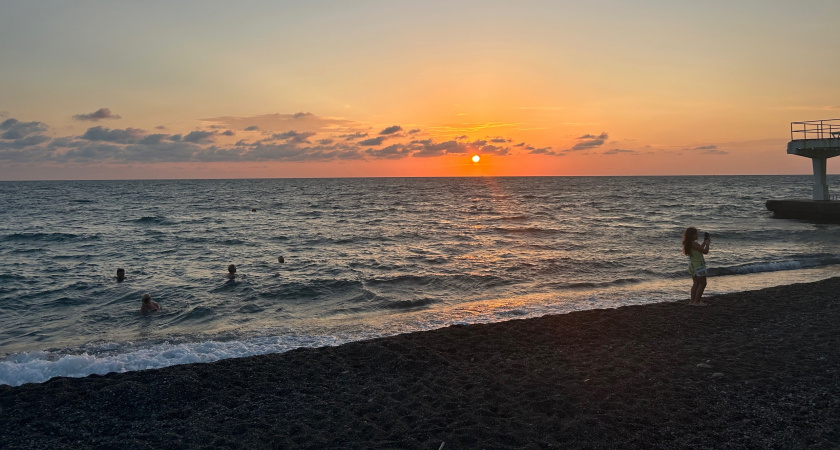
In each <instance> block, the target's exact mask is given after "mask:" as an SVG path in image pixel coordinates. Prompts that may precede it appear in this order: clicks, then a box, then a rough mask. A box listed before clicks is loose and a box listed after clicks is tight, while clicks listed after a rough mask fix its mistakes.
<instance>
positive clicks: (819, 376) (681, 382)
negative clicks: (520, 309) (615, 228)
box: [0, 278, 840, 448]
mask: <svg viewBox="0 0 840 450" xmlns="http://www.w3.org/2000/svg"><path fill="white" fill-rule="evenodd" d="M838 291H840V278H831V279H827V280H823V281H818V282H814V283H807V284H794V285H786V286H779V287H773V288H767V289H762V290H758V291H748V292H738V293H732V294H724V295H719V296H715V297H710V298H708V301H709V302H710V303H711V304H712V306H710V307H707V308H696V307H689V306H687V305H686V304H685V302H684V301H680V302H668V303H658V304H649V305H642V306H625V307H620V308H617V309H604V310H588V311H579V312H572V313H568V314H561V315H553V316H545V317H541V318H535V319H524V320H511V321H508V322H500V323H493V324H486V325H466V326H453V327H448V328H443V329H438V330H433V331H425V332H416V333H410V334H404V335H398V336H393V337H388V338H379V339H373V340H368V341H361V342H353V343H348V344H344V345H341V346H338V347H324V348H317V349H298V350H292V351H290V352H287V353H283V354H273V355H263V356H255V357H249V358H242V359H228V360H222V361H218V362H215V363H207V364H190V365H180V366H172V367H167V368H164V369H155V370H148V371H140V372H131V373H124V374H109V375H106V376H90V377H86V378H82V379H71V378H56V379H52V380H50V381H47V382H45V383H42V384H26V385H23V386H19V387H15V388H11V387H8V386H0V445H2V446H4V447H8V448H36V447H52V448H73V447H77V446H79V445H82V446H133V447H140V448H142V447H161V446H167V447H198V446H230V447H238V448H271V447H277V446H279V447H283V448H285V447H293V448H325V447H326V448H339V447H340V448H383V447H390V448H438V447H439V446H440V444H441V443H443V442H445V443H446V444H445V448H474V447H484V448H523V447H529V446H531V447H535V448H537V447H546V446H555V447H562V448H599V447H600V448H603V447H616V446H621V447H625V448H708V447H725V446H731V447H750V446H753V447H764V448H767V447H809V448H831V447H837V446H838V445H840V432H838V431H837V430H840V400H838V395H837V394H838V393H840V365H838V364H837V361H840V333H837V330H836V324H837V323H838V321H840V304H838V303H837V302H836V292H838Z"/></svg>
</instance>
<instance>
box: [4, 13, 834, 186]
mask: <svg viewBox="0 0 840 450" xmlns="http://www.w3.org/2000/svg"><path fill="white" fill-rule="evenodd" d="M0 6H1V8H0V10H2V14H0V61H2V64H0V180H21V179H112V178H242V177H248V178H250V177H259V178H262V177H336V176H338V177H345V176H354V177H355V176H482V175H485V176H486V175H659V174H789V173H811V164H810V161H808V160H807V159H805V158H801V157H797V156H789V155H787V154H786V151H785V146H786V143H787V141H789V140H790V122H791V121H801V120H814V119H832V118H838V117H840V50H838V43H840V26H838V19H840V2H838V1H837V0H814V1H810V0H799V1H773V0H761V1H758V0H755V1H753V0H751V1H742V0H739V1H737V2H733V1H731V0H727V1H717V0H713V1H704V2H688V1H674V0H670V1H664V0H662V1H659V0H651V1H645V2H641V1H604V0H596V1H574V2H571V1H568V2H567V1H535V0H518V1H516V2H513V1H492V0H482V1H459V0H448V1H437V0H424V1H422V2H421V1H412V2H407V1H363V0H358V1H346V0H345V1H305V2H292V1H278V0H273V1H268V0H266V1H247V0H246V1H240V2H229V1H195V0H184V1H177V2H171V1H157V0H144V1H139V0H137V1H128V0H120V1H117V0H114V1H104V0H102V1H86V0H75V1H46V0H32V1H13V0H0ZM473 155H479V156H480V160H479V161H478V162H473V160H472V157H473ZM828 170H829V172H830V173H840V158H838V159H837V161H829V164H828Z"/></svg>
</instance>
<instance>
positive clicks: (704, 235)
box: [703, 232, 709, 241]
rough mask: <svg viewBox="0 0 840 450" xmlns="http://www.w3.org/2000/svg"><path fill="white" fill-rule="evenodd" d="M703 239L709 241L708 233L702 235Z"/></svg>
mask: <svg viewBox="0 0 840 450" xmlns="http://www.w3.org/2000/svg"><path fill="white" fill-rule="evenodd" d="M703 239H705V240H707V241H708V240H709V233H708V232H706V233H703Z"/></svg>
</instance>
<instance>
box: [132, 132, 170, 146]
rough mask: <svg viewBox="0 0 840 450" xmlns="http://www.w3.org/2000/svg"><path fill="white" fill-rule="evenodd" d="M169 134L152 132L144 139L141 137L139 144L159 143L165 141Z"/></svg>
mask: <svg viewBox="0 0 840 450" xmlns="http://www.w3.org/2000/svg"><path fill="white" fill-rule="evenodd" d="M167 137H168V136H167V135H165V134H159V133H158V134H150V135H148V136H146V137H144V138H143V139H140V141H139V142H138V143H139V144H143V145H157V144H160V143H161V142H163V140H164V139H166V138H167Z"/></svg>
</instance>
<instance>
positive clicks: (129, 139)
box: [81, 126, 146, 144]
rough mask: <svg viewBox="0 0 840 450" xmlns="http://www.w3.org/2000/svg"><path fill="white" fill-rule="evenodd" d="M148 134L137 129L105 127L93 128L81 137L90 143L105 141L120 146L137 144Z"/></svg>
mask: <svg viewBox="0 0 840 450" xmlns="http://www.w3.org/2000/svg"><path fill="white" fill-rule="evenodd" d="M145 134H146V132H145V131H143V130H140V129H137V128H126V129H124V130H121V129H114V130H112V129H110V128H104V127H98V126H97V127H92V128H88V130H87V131H86V132H85V134H83V135H82V136H81V138H82V139H85V140H88V141H105V142H115V143H119V144H129V143H133V142H136V141H137V140H139V139H140V138H142V137H143V135H145Z"/></svg>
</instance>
